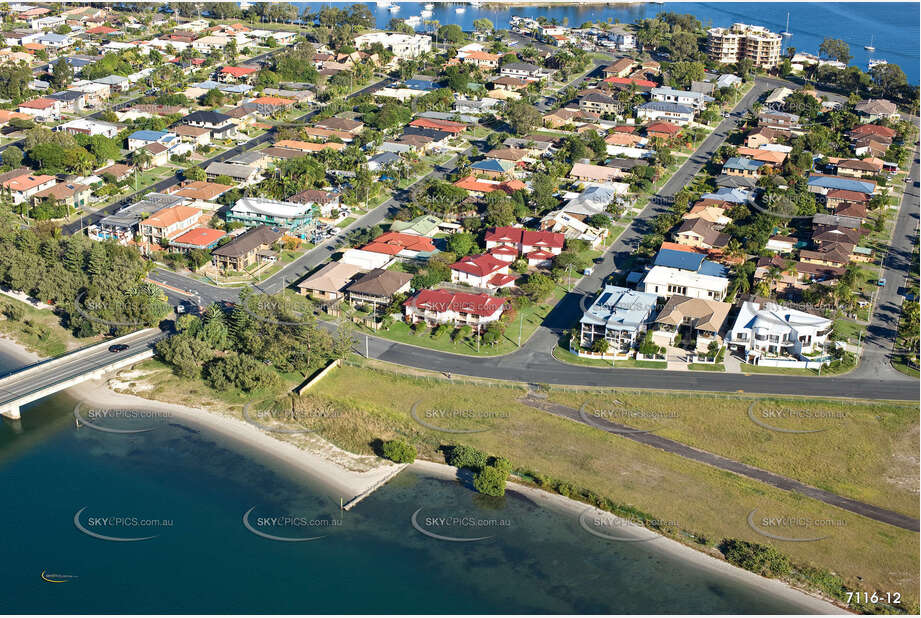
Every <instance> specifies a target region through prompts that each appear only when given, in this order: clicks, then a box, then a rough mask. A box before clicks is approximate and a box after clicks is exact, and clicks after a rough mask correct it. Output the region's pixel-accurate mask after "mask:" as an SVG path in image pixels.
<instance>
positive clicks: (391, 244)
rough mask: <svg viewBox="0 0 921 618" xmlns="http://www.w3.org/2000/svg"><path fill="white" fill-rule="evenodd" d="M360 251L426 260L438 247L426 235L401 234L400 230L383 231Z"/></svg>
mask: <svg viewBox="0 0 921 618" xmlns="http://www.w3.org/2000/svg"><path fill="white" fill-rule="evenodd" d="M361 250H362V251H369V252H371V253H384V254H386V255H389V256H392V257H394V258H399V259H400V260H404V261H405V260H423V261H424V260H427V259H429V257H431V256H432V255H433V254H435V253H438V249H437V248H435V245H434V244H433V243H432V239H431V238H428V237H427V236H418V235H415V234H403V233H401V232H395V231H392V232H385V233H384V234H381V235H380V236H378V237H377V238H375V239H374V240H373V241H371V242H370V243H368V244H367V245H365V246H364V247H361Z"/></svg>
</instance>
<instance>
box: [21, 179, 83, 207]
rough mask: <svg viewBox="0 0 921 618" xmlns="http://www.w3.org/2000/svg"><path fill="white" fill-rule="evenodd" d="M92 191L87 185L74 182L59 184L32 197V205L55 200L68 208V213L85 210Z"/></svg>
mask: <svg viewBox="0 0 921 618" xmlns="http://www.w3.org/2000/svg"><path fill="white" fill-rule="evenodd" d="M91 193H92V189H91V188H90V187H89V186H87V185H81V184H78V183H72V182H59V183H58V184H56V185H53V186H51V187H48V188H47V189H43V190H42V191H39V192H38V193H35V194H33V195H32V198H31V199H32V203H33V204H37V203H38V202H41V201H42V200H45V199H51V200H54V201H55V202H56V203H58V204H64V205H66V206H67V209H68V211H69V210H71V209H76V208H83V207H84V206H86V205H87V202H88V200H89V197H90V194H91Z"/></svg>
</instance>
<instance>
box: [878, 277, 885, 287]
mask: <svg viewBox="0 0 921 618" xmlns="http://www.w3.org/2000/svg"><path fill="white" fill-rule="evenodd" d="M876 285H878V286H879V287H884V286H885V285H886V278H885V277H880V278H879V279H878V280H877V281H876Z"/></svg>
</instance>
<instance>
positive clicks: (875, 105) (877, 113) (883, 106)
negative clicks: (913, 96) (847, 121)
mask: <svg viewBox="0 0 921 618" xmlns="http://www.w3.org/2000/svg"><path fill="white" fill-rule="evenodd" d="M854 111H855V112H856V113H857V115H858V116H860V117H861V118H864V119H866V120H868V121H870V122H875V121H877V120H880V119H882V118H887V119H890V120H898V119H899V109H898V107H896V105H895V103H893V102H891V101H887V100H886V99H869V100H866V101H861V102H860V103H858V104H857V105H855V106H854Z"/></svg>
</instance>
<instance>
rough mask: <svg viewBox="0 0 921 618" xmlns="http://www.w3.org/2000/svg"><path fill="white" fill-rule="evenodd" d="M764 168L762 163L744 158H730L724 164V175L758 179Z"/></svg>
mask: <svg viewBox="0 0 921 618" xmlns="http://www.w3.org/2000/svg"><path fill="white" fill-rule="evenodd" d="M763 166H764V163H763V162H762V161H753V160H752V159H747V158H744V157H730V158H729V159H727V160H726V162H725V163H723V173H724V174H728V175H730V176H749V177H756V176H758V175H759V173H760V170H761V168H762V167H763Z"/></svg>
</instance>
